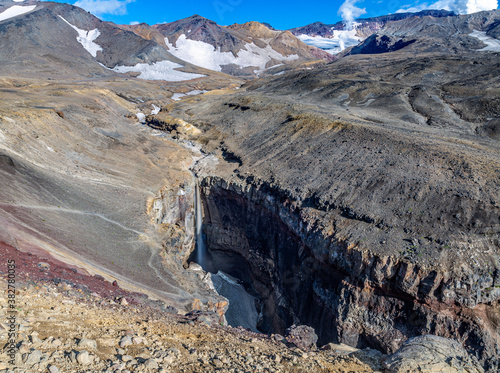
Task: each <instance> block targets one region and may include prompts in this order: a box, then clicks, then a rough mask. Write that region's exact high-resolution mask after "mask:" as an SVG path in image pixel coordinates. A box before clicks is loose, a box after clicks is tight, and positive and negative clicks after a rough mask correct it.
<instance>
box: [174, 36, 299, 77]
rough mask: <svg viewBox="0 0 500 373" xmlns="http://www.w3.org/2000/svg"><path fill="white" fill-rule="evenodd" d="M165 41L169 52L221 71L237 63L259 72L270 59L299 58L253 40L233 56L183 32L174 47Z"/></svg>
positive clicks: (290, 59) (292, 59) (291, 59)
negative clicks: (284, 54) (251, 67)
mask: <svg viewBox="0 0 500 373" xmlns="http://www.w3.org/2000/svg"><path fill="white" fill-rule="evenodd" d="M165 43H166V44H167V46H168V49H169V52H170V53H172V54H173V55H174V56H176V57H178V58H180V59H183V60H185V61H189V62H190V63H192V64H194V65H197V66H201V67H204V68H206V69H210V70H215V71H222V66H225V65H237V66H240V67H249V66H255V67H256V68H257V69H258V72H257V73H259V72H262V71H264V70H265V68H266V64H267V63H268V62H269V61H270V60H271V59H275V60H277V61H294V60H296V59H298V58H299V56H298V55H296V54H293V55H290V56H283V55H282V54H281V53H278V52H277V51H275V50H274V49H273V48H271V46H270V45H266V47H265V48H260V47H258V46H257V45H255V44H254V43H253V42H252V43H247V44H245V46H244V49H241V50H240V51H239V52H238V54H237V55H236V56H234V55H233V53H231V52H221V51H220V47H219V48H217V49H216V48H215V47H214V46H213V45H211V44H208V43H205V42H203V41H199V40H190V39H187V38H186V35H184V34H182V35H181V36H179V38H178V39H177V42H176V46H175V47H174V45H173V44H171V43H170V42H169V40H168V38H165Z"/></svg>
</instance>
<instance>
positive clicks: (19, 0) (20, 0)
mask: <svg viewBox="0 0 500 373" xmlns="http://www.w3.org/2000/svg"><path fill="white" fill-rule="evenodd" d="M23 1H24V0H14V2H15V3H22V2H23Z"/></svg>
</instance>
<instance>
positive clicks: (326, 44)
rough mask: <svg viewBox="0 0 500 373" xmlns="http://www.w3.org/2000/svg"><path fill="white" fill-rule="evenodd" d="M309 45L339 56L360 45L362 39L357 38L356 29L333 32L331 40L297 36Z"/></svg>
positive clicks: (303, 35)
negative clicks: (344, 51) (347, 49)
mask: <svg viewBox="0 0 500 373" xmlns="http://www.w3.org/2000/svg"><path fill="white" fill-rule="evenodd" d="M297 38H299V39H300V40H302V41H303V42H304V43H306V44H307V45H312V46H314V47H317V48H320V49H323V50H324V51H325V52H328V53H330V54H338V53H340V52H342V51H343V50H344V49H346V48H349V47H353V46H355V45H358V44H359V42H360V41H361V38H360V37H358V36H356V27H354V28H353V29H352V30H333V36H332V37H331V38H325V37H323V36H310V35H306V34H302V35H299V36H297Z"/></svg>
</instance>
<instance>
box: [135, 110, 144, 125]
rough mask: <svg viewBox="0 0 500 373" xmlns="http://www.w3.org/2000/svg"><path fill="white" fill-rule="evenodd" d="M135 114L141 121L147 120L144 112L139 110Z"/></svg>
mask: <svg viewBox="0 0 500 373" xmlns="http://www.w3.org/2000/svg"><path fill="white" fill-rule="evenodd" d="M135 116H136V117H137V119H138V120H139V122H141V123H144V122H146V115H144V113H141V112H139V113H137V114H136V115H135Z"/></svg>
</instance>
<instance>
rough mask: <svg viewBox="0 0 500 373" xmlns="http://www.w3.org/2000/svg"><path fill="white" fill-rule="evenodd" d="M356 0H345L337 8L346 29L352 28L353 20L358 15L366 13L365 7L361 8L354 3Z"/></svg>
mask: <svg viewBox="0 0 500 373" xmlns="http://www.w3.org/2000/svg"><path fill="white" fill-rule="evenodd" d="M357 2H358V0H345V1H344V3H343V4H342V5H341V6H340V8H339V11H338V13H339V15H340V16H341V17H342V20H343V21H344V22H345V24H346V30H352V29H353V26H354V20H355V19H356V18H358V17H359V16H360V15H362V14H365V13H366V9H361V8H358V7H357V6H356V5H354V4H356V3H357Z"/></svg>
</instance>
